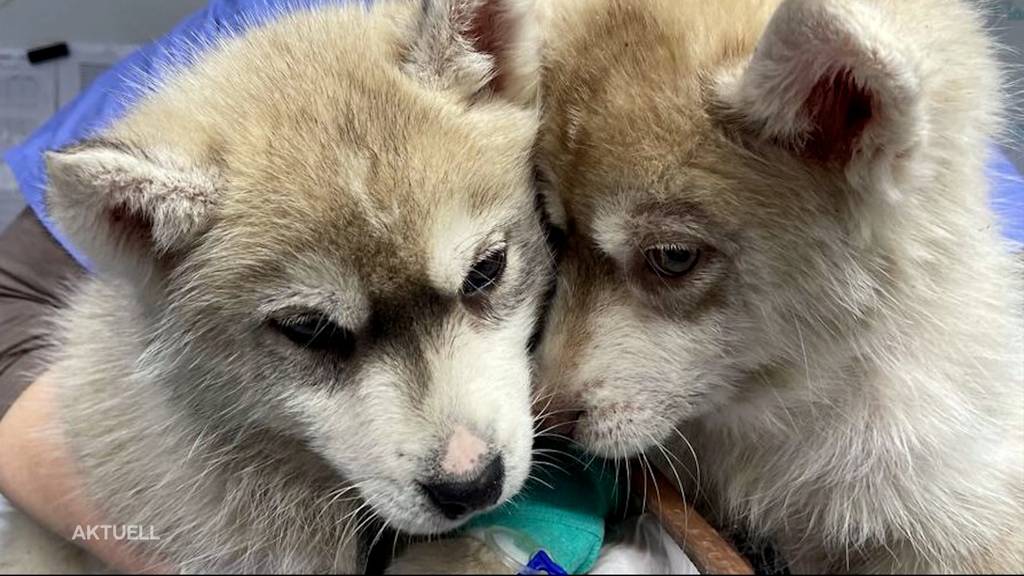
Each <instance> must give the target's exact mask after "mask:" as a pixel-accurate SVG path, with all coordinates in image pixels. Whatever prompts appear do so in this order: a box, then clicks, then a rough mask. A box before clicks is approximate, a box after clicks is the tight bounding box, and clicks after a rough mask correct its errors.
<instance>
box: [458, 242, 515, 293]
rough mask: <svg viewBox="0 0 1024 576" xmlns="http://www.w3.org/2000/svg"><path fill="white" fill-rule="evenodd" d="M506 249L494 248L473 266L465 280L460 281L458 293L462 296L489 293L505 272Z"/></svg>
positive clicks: (503, 247)
mask: <svg viewBox="0 0 1024 576" xmlns="http://www.w3.org/2000/svg"><path fill="white" fill-rule="evenodd" d="M506 252H507V249H506V247H505V246H504V245H502V246H500V247H498V248H495V249H494V250H491V251H490V252H488V253H487V255H485V256H484V257H483V258H481V259H480V260H478V261H477V263H476V264H473V268H472V269H470V271H469V274H467V275H466V279H465V280H463V281H462V288H461V289H460V291H461V292H462V294H463V295H464V296H472V295H475V294H482V293H486V292H489V291H490V290H491V289H493V288H494V286H495V284H497V283H498V280H500V279H501V275H502V274H503V273H504V272H505V260H506V258H505V257H506Z"/></svg>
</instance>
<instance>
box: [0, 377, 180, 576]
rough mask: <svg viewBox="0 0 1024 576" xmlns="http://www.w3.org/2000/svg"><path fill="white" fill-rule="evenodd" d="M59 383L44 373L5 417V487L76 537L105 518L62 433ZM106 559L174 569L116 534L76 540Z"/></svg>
mask: <svg viewBox="0 0 1024 576" xmlns="http://www.w3.org/2000/svg"><path fill="white" fill-rule="evenodd" d="M54 388H55V387H54V384H53V382H52V381H51V379H50V378H49V376H48V373H44V374H43V375H42V376H40V377H39V378H38V379H37V380H36V381H35V382H34V383H32V384H31V385H30V386H29V387H28V389H26V390H25V391H24V392H23V393H22V394H21V396H19V397H18V399H17V400H16V401H15V402H14V404H13V405H11V407H10V409H9V410H8V411H7V414H5V415H4V417H3V419H2V420H0V493H3V495H4V496H5V497H6V498H7V499H8V500H10V501H11V503H13V504H14V505H15V506H17V507H18V508H19V509H20V510H22V511H24V512H25V513H27V514H28V515H29V516H31V517H32V518H34V519H35V520H36V521H37V522H39V523H41V524H42V525H44V526H45V527H47V528H49V529H50V530H52V531H54V532H56V533H57V534H59V535H61V536H63V537H65V538H67V539H69V540H70V539H71V537H72V536H73V534H74V533H75V528H76V527H78V526H82V527H83V528H84V527H86V526H89V525H102V524H104V521H103V520H102V519H101V518H100V517H99V515H98V514H97V513H96V512H95V510H93V509H92V507H91V506H90V505H89V504H88V502H87V501H86V499H85V498H84V497H83V495H82V493H81V487H82V486H83V484H82V481H81V479H80V478H79V477H78V475H77V473H76V471H75V467H74V463H73V461H72V460H71V457H70V455H69V453H68V449H67V446H66V445H65V443H64V441H63V438H61V436H60V431H59V427H58V426H56V425H55V423H57V422H58V418H57V414H56V404H55V400H56V399H55V390H54ZM76 544H79V545H82V546H84V547H85V548H86V549H87V550H88V551H89V552H90V553H91V554H93V555H94V556H96V557H97V558H98V559H99V560H101V561H103V562H104V563H105V564H106V565H108V566H110V567H111V568H114V569H115V570H118V571H124V572H128V573H151V574H152V573H161V574H164V573H173V570H172V569H171V568H170V566H167V565H153V564H150V563H146V562H143V561H141V560H140V559H138V558H135V557H134V556H133V555H132V552H131V550H130V549H129V548H128V546H126V545H125V544H124V543H122V542H119V541H116V540H97V539H89V540H85V541H80V542H76Z"/></svg>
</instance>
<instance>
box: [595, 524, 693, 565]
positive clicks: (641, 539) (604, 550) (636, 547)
mask: <svg viewBox="0 0 1024 576" xmlns="http://www.w3.org/2000/svg"><path fill="white" fill-rule="evenodd" d="M623 528H624V529H623V530H622V533H621V534H620V535H618V536H611V537H610V538H609V539H608V540H607V541H606V542H605V544H604V546H602V547H601V553H600V555H599V556H598V559H597V563H595V564H594V567H593V568H591V569H590V572H589V574H700V572H698V571H697V567H696V566H694V565H693V562H691V561H690V559H689V558H688V557H687V556H686V553H684V552H683V549H682V548H680V547H679V545H678V544H676V542H675V541H674V540H672V537H671V536H669V535H668V532H666V531H665V529H664V528H662V526H661V524H659V523H658V521H657V520H656V519H655V518H654V517H653V516H651V515H650V514H647V515H644V516H640V517H638V518H633V519H630V520H627V522H626V526H624V527H623Z"/></svg>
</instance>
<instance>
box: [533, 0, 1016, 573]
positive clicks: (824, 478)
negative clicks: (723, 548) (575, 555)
mask: <svg viewBox="0 0 1024 576" xmlns="http://www.w3.org/2000/svg"><path fill="white" fill-rule="evenodd" d="M548 6H549V12H550V13H549V15H548V21H547V24H546V29H545V41H546V43H547V45H546V52H545V61H544V65H543V81H542V90H543V94H544V102H545V115H544V121H543V126H542V135H541V149H540V158H541V162H542V163H543V165H544V171H545V174H546V176H547V178H548V179H549V180H550V181H551V189H552V192H553V194H552V205H553V210H552V211H553V212H555V213H558V212H559V211H562V213H563V216H564V217H563V220H564V224H565V225H566V227H567V232H568V234H567V244H566V254H565V263H564V265H563V267H562V270H561V272H560V279H559V295H558V297H557V298H556V303H555V305H554V309H553V314H552V316H551V318H550V320H549V326H550V329H549V331H548V333H547V334H546V336H545V340H544V342H543V344H542V347H541V357H540V363H541V380H542V384H541V389H540V391H539V394H540V395H541V397H545V396H547V395H554V401H553V407H552V410H558V411H564V412H563V414H566V413H568V414H571V413H572V412H573V411H575V410H582V412H581V413H580V415H579V420H578V422H576V423H575V429H574V434H575V437H576V438H577V439H578V440H579V441H580V442H581V443H582V444H583V445H584V446H585V447H587V448H588V449H590V450H592V451H594V452H596V453H599V454H602V455H605V456H611V457H624V456H630V455H633V454H636V453H638V452H643V451H646V452H648V453H649V455H650V456H652V457H664V458H663V459H666V460H668V462H669V464H671V465H672V467H673V468H677V469H678V470H676V471H678V473H679V474H680V475H681V476H682V481H683V482H684V483H686V484H688V485H691V486H692V485H694V484H698V482H696V480H699V485H700V486H701V489H702V490H703V492H704V495H706V496H707V497H708V498H709V499H710V500H711V502H712V504H713V506H714V508H715V510H716V512H717V514H718V516H719V520H720V521H721V522H722V523H723V525H741V526H744V527H746V528H748V529H750V530H751V531H752V532H753V534H754V535H755V537H759V538H764V539H767V540H773V541H774V542H775V543H776V544H777V545H778V546H780V548H781V549H782V550H783V553H784V555H785V556H786V557H787V559H788V560H789V561H790V562H791V563H792V564H793V565H794V566H795V567H796V568H797V569H799V570H809V571H828V572H857V571H861V570H865V571H874V572H886V571H902V572H914V571H925V572H935V571H938V572H972V571H979V570H994V571H1000V572H1015V571H1020V570H1021V569H1024V550H1022V546H1024V545H1022V539H1021V538H1020V526H1021V525H1022V522H1024V497H1022V486H1024V482H1022V480H1024V384H1022V381H1024V376H1022V367H1024V357H1022V344H1021V342H1022V324H1021V309H1022V308H1021V300H1020V276H1019V272H1018V269H1017V267H1016V264H1015V263H1014V261H1013V258H1012V257H1011V255H1010V251H1009V250H1008V248H1007V247H1006V246H1005V245H1004V244H1003V242H1002V240H1001V239H1000V237H999V231H998V225H997V222H996V221H995V218H994V216H993V214H992V212H991V210H990V209H989V207H988V194H987V184H986V181H985V175H984V169H983V168H984V162H985V159H986V155H987V146H988V145H989V143H990V141H991V139H992V138H993V137H995V136H996V135H997V134H998V130H999V127H1000V118H1001V117H1000V109H999V105H1000V98H1001V96H1000V87H999V82H1000V76H999V71H998V69H997V67H996V63H995V59H994V57H993V49H992V46H991V44H990V42H989V40H988V38H987V37H986V35H985V34H984V32H983V31H982V29H981V26H980V24H979V22H980V17H979V15H978V14H977V13H976V12H975V11H974V9H973V8H971V7H969V6H968V5H967V4H966V3H964V2H958V1H953V0H904V1H885V0H828V1H822V2H811V1H803V0H786V1H784V2H778V1H772V0H766V1H757V0H725V1H716V2H703V1H697V0H643V1H627V0H564V1H562V2H553V3H549V5H548ZM773 17H774V19H773ZM770 22H771V25H769V23H770ZM847 66H849V67H852V68H853V69H855V70H856V79H857V81H858V82H861V83H862V85H867V86H869V88H870V90H871V94H872V97H873V98H874V100H873V106H874V108H873V115H872V117H871V119H870V121H869V122H868V124H867V127H866V128H865V129H864V131H863V133H862V134H861V135H860V136H859V138H858V139H857V140H856V141H855V142H854V147H853V148H851V149H844V148H842V147H841V146H838V145H836V147H835V148H834V149H830V148H829V146H830V145H832V144H833V143H834V142H829V141H825V142H822V141H820V140H818V139H817V134H818V133H817V132H815V131H814V130H815V129H816V128H815V125H814V123H813V119H812V118H811V117H810V116H808V115H807V114H806V110H805V109H803V108H801V106H802V105H803V103H804V102H805V101H807V102H809V101H810V98H811V96H810V95H811V94H813V90H814V88H812V84H813V82H814V81H815V79H816V78H818V77H819V76H816V75H819V74H821V75H824V76H827V75H828V74H829V73H831V72H833V71H836V70H841V69H843V68H844V67H847ZM824 76H822V77H824ZM822 150H824V152H822ZM659 244H673V245H681V246H689V247H695V248H700V249H701V250H702V252H701V254H702V260H701V261H700V263H699V264H698V267H697V268H696V269H695V271H694V272H693V273H692V274H691V275H689V276H688V277H686V278H684V279H667V278H659V277H658V276H657V275H654V274H652V273H651V272H650V271H649V267H648V266H647V262H646V261H645V258H644V255H643V253H642V251H643V250H644V249H646V248H647V247H649V246H655V245H659ZM683 436H685V438H684V437H683ZM682 440H688V442H682ZM688 444H692V445H693V449H694V451H695V454H694V453H693V452H691V448H690V447H689V446H688ZM668 446H671V455H670V456H666V453H665V452H664V451H663V449H662V447H668ZM696 464H699V470H698V469H697V468H698V466H697V465H696ZM683 465H685V466H683ZM683 468H686V469H687V470H688V472H689V473H687V470H684V469H683ZM694 495H695V494H694V493H693V492H692V491H691V492H690V496H691V497H692V496H694Z"/></svg>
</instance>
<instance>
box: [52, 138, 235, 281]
mask: <svg viewBox="0 0 1024 576" xmlns="http://www.w3.org/2000/svg"><path fill="white" fill-rule="evenodd" d="M46 169H47V175H48V179H49V191H48V193H47V211H48V212H49V216H50V218H51V219H52V220H53V221H54V222H55V223H56V224H57V226H58V227H59V228H60V229H61V230H62V231H63V232H64V233H65V234H67V236H68V237H69V239H70V240H71V242H72V243H74V244H75V245H76V246H78V247H80V248H81V249H82V250H83V251H84V252H85V254H86V255H87V256H88V257H89V258H90V259H93V260H94V261H95V262H96V263H97V264H100V265H102V264H104V263H107V262H112V261H117V260H120V259H124V258H125V257H136V258H143V259H155V258H160V257H163V256H166V255H169V254H173V253H175V252H178V251H180V250H183V249H184V248H186V247H187V246H188V245H189V244H190V243H191V242H192V241H193V240H195V238H196V237H197V236H198V235H199V234H200V233H202V232H203V231H204V230H205V229H206V228H207V227H208V226H209V223H210V219H211V215H212V212H213V209H214V207H215V205H216V200H217V188H218V186H217V178H216V176H215V174H214V173H213V172H205V171H202V170H200V169H198V168H196V167H194V166H191V165H190V164H189V163H188V162H186V161H185V160H184V159H181V158H177V157H175V156H174V155H172V154H160V155H154V154H147V153H144V152H142V151H141V150H138V149H136V148H133V147H131V146H129V145H126V144H123V143H119V142H111V141H101V140H95V141H89V142H85V143H83V144H80V145H77V146H74V147H72V148H69V149H66V150H64V151H61V152H51V153H49V154H47V155H46Z"/></svg>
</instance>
